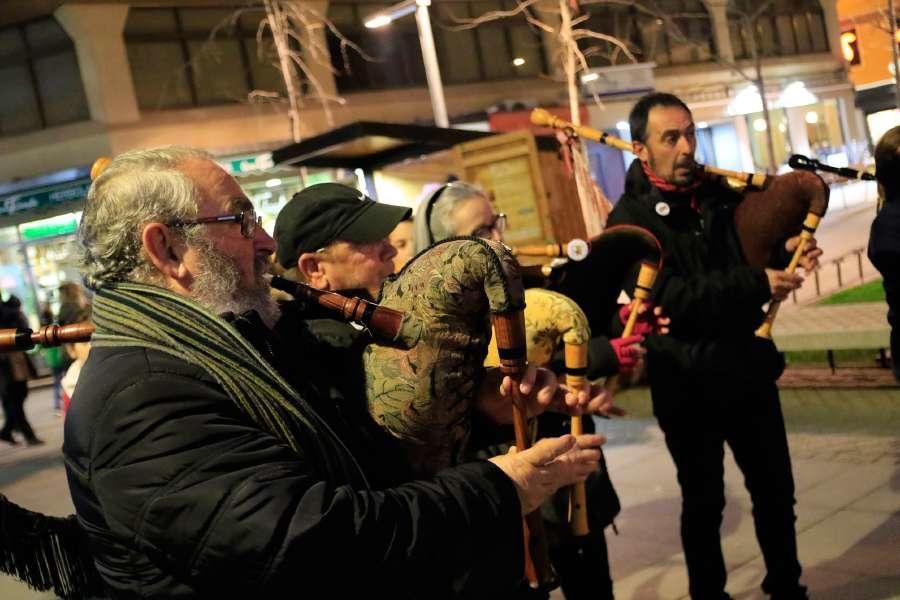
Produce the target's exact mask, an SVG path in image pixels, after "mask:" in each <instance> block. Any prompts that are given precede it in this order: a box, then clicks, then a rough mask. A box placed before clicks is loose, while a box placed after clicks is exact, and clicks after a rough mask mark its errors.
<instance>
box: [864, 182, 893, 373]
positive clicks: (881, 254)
mask: <svg viewBox="0 0 900 600" xmlns="http://www.w3.org/2000/svg"><path fill="white" fill-rule="evenodd" d="M869 260H871V261H872V264H873V265H875V268H876V269H878V272H879V273H881V276H882V277H883V278H884V292H885V295H886V296H887V298H886V299H887V303H888V307H889V311H888V320H889V321H890V323H891V326H892V327H900V322H898V321H900V319H898V318H897V312H898V310H900V200H892V201H890V202H885V204H884V206H883V207H882V209H881V210H880V211H878V214H877V215H876V216H875V220H874V221H872V230H871V233H870V235H869ZM898 359H900V357H898Z"/></svg>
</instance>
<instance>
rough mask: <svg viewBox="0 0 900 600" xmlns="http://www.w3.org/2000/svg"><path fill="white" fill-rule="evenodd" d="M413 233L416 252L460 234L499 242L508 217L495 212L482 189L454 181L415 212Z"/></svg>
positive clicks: (440, 189) (443, 186)
mask: <svg viewBox="0 0 900 600" xmlns="http://www.w3.org/2000/svg"><path fill="white" fill-rule="evenodd" d="M414 230H415V236H414V238H415V246H416V253H419V252H421V251H422V250H424V249H425V248H427V247H429V246H431V245H432V244H434V243H435V242H439V241H441V240H444V239H447V238H449V237H454V236H459V235H468V236H473V237H478V238H483V239H486V240H494V241H498V242H499V241H501V240H503V233H504V232H505V231H506V215H505V214H503V213H498V212H496V211H495V210H494V205H493V204H492V203H491V201H490V199H489V198H488V195H487V193H486V192H485V191H484V190H483V189H481V187H479V186H477V185H474V184H471V183H466V182H463V181H451V182H449V183H445V184H444V185H442V186H440V187H439V188H437V189H436V190H435V191H434V192H432V194H431V195H430V196H429V197H428V198H427V199H426V200H425V201H423V202H422V204H421V205H420V206H419V210H418V212H417V213H416V217H415V227H414Z"/></svg>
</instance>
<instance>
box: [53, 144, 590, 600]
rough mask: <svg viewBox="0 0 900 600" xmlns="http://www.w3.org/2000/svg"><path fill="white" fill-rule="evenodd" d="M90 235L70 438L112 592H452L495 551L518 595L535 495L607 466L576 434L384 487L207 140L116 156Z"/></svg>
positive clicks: (84, 233)
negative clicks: (282, 331) (348, 433)
mask: <svg viewBox="0 0 900 600" xmlns="http://www.w3.org/2000/svg"><path fill="white" fill-rule="evenodd" d="M80 237H81V242H82V247H83V267H84V272H85V281H86V283H87V284H88V285H89V286H90V287H91V288H92V289H93V290H94V291H95V295H94V302H93V311H92V320H93V322H94V324H95V327H96V331H95V334H94V337H93V339H92V349H91V352H90V355H89V357H88V359H87V361H86V363H85V365H84V368H83V370H82V372H81V376H80V378H79V381H78V384H77V387H76V390H75V394H74V396H75V397H74V398H73V402H72V407H71V409H70V412H69V414H68V416H67V419H66V423H65V440H64V445H63V451H64V454H65V459H66V473H67V477H68V480H69V489H70V492H71V494H72V500H73V503H74V505H75V508H76V512H77V517H78V522H79V524H80V525H81V526H82V528H83V529H84V530H85V531H86V532H87V535H88V538H89V545H90V548H91V553H92V555H93V558H94V561H95V564H96V566H97V568H98V570H99V572H100V574H101V576H102V577H103V579H104V581H105V583H106V584H107V586H108V592H109V594H110V595H111V596H112V597H116V598H132V597H142V598H143V597H167V598H188V597H212V596H214V595H218V596H229V597H230V596H235V595H247V594H255V595H261V596H262V597H280V596H283V595H286V594H287V593H300V594H301V595H305V596H309V597H325V596H329V597H359V596H363V595H365V596H367V597H368V596H381V595H385V596H391V597H403V598H407V597H422V598H426V597H427V598H445V597H446V598H449V597H453V596H454V594H453V589H451V588H450V587H448V582H449V581H452V580H454V579H455V578H457V577H458V576H459V575H460V574H461V573H468V572H472V571H474V572H478V571H479V569H482V568H485V567H483V566H482V565H487V564H489V563H491V561H493V560H496V562H494V563H493V567H495V568H496V572H495V574H496V577H495V578H493V579H491V580H488V579H487V578H485V579H484V581H485V585H486V587H485V588H484V589H482V590H479V591H480V592H483V594H482V597H483V596H485V595H487V596H494V595H495V594H496V595H500V596H502V592H503V590H504V589H506V588H508V587H510V586H513V585H515V582H517V581H518V576H519V573H521V569H522V560H521V557H522V552H523V549H522V535H521V515H522V514H523V511H525V512H527V511H530V510H533V509H534V508H535V507H536V506H538V505H539V503H540V502H541V501H543V499H544V498H546V496H547V494H548V493H551V492H552V491H553V490H555V489H556V488H558V487H559V486H561V485H566V484H568V483H570V482H571V481H574V480H580V479H582V478H583V477H584V476H586V475H587V473H588V472H589V471H590V470H592V469H594V468H596V461H597V459H598V456H599V453H598V452H597V450H596V449H595V448H594V446H597V445H598V444H599V443H600V441H601V440H600V439H599V438H598V437H584V438H580V439H578V440H577V444H579V445H580V447H575V444H576V440H575V439H574V438H572V437H571V436H569V437H567V438H558V439H555V440H550V441H547V442H546V443H545V444H542V445H540V446H536V447H535V448H533V449H531V450H529V451H525V452H521V453H517V454H509V455H506V456H502V457H497V458H495V459H492V460H491V461H483V462H480V463H471V464H466V465H460V466H459V467H457V468H454V469H450V470H446V471H443V472H441V473H439V474H438V475H437V476H436V477H435V478H433V479H432V480H429V481H415V482H409V483H406V484H403V485H401V486H395V487H392V488H385V489H381V490H376V489H374V488H373V487H372V486H371V485H370V484H369V482H368V480H367V476H366V473H365V472H364V471H363V470H362V469H361V468H360V465H359V462H358V461H357V459H356V457H355V456H354V455H353V454H352V453H351V452H350V451H349V450H348V446H347V444H345V443H344V441H343V440H341V439H340V438H339V437H338V435H337V434H336V430H335V429H334V428H332V424H331V423H329V422H327V421H326V420H325V419H326V418H327V417H325V416H323V415H320V414H319V413H317V412H316V410H315V409H314V408H313V407H312V406H311V405H312V404H315V401H314V400H313V396H314V395H315V394H316V388H315V385H314V384H315V382H305V381H304V380H303V378H302V377H296V376H292V374H291V373H290V372H289V371H291V370H295V369H296V367H295V363H294V362H293V361H294V360H295V359H298V358H299V359H302V358H303V356H304V354H305V353H306V352H307V348H305V347H303V346H302V343H303V341H302V340H299V344H301V345H298V340H295V339H294V338H291V339H289V340H281V339H279V337H278V335H277V334H276V333H275V332H273V331H272V330H271V327H272V326H273V325H274V323H275V322H276V321H277V319H278V317H279V310H278V306H277V304H276V303H275V302H274V301H273V300H272V298H271V296H270V294H269V292H270V289H269V285H268V282H267V280H266V279H265V278H264V274H265V271H266V269H267V266H268V257H269V255H270V254H271V253H272V251H273V250H274V247H275V246H274V242H273V240H272V238H270V237H269V236H268V234H266V232H265V231H264V230H263V229H262V227H260V222H259V220H258V219H257V217H256V214H255V211H254V210H253V208H252V206H251V205H250V202H249V200H248V199H247V197H246V196H245V195H244V193H243V192H242V191H241V189H240V187H239V186H238V184H237V182H235V180H234V179H233V178H232V177H230V176H229V175H227V174H226V173H225V172H224V171H223V170H222V169H221V168H220V167H219V166H218V165H216V163H215V162H214V161H213V160H212V159H211V158H210V157H209V155H207V154H206V153H203V152H201V151H197V150H193V149H188V148H178V147H174V148H161V149H153V150H142V151H133V152H128V153H125V154H123V155H120V156H118V157H116V158H115V159H113V161H112V162H111V163H110V164H109V166H107V167H106V169H105V170H104V171H103V173H102V174H100V176H99V177H97V179H96V180H95V181H94V182H93V184H92V186H91V189H90V191H89V193H88V198H87V201H86V203H85V208H84V213H83V217H82V222H81V227H80ZM219 315H225V316H227V317H228V319H230V320H231V321H232V322H233V323H234V325H232V324H231V323H229V322H228V320H226V319H224V318H222V317H220V316H219ZM285 344H287V345H289V347H290V351H291V353H292V354H291V356H290V358H287V357H286V355H285V354H284V350H282V348H283V347H284V345H285ZM292 383H293V384H295V385H296V386H297V387H294V385H291V384H292ZM338 425H339V424H338Z"/></svg>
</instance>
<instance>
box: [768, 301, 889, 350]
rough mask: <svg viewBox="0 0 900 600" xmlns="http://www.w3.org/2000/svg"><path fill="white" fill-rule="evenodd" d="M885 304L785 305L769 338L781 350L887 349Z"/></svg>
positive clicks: (887, 334)
mask: <svg viewBox="0 0 900 600" xmlns="http://www.w3.org/2000/svg"><path fill="white" fill-rule="evenodd" d="M890 334H891V327H890V325H888V322H887V304H886V303H884V302H859V303H855V304H835V305H827V306H792V305H788V304H786V305H784V306H782V307H781V309H780V310H779V312H778V316H777V317H776V318H775V324H774V326H773V327H772V337H773V339H774V340H775V343H776V344H777V345H778V348H779V349H780V350H842V349H846V348H888V347H890Z"/></svg>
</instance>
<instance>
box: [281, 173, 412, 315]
mask: <svg viewBox="0 0 900 600" xmlns="http://www.w3.org/2000/svg"><path fill="white" fill-rule="evenodd" d="M411 212H412V211H411V210H410V209H409V208H406V207H405V206H395V205H392V204H385V203H382V202H375V201H373V200H372V199H370V198H368V197H366V195H365V194H363V193H362V192H360V191H358V190H356V189H354V188H351V187H348V186H345V185H341V184H338V183H320V184H318V185H313V186H310V187H308V188H306V189H304V190H303V191H301V192H298V193H297V194H295V195H294V197H293V198H291V201H290V202H288V203H287V205H286V206H285V207H284V208H283V209H282V210H281V212H280V213H279V214H278V219H277V221H276V222H275V238H276V240H277V242H278V254H277V256H278V262H280V263H281V265H282V266H284V267H285V268H292V267H297V268H298V269H299V271H300V272H301V273H303V276H304V277H305V278H306V280H307V281H308V282H309V284H310V285H312V286H313V287H315V288H318V289H321V290H366V291H367V292H368V294H369V295H370V296H371V297H372V298H377V297H378V295H379V293H380V291H381V283H382V282H383V281H384V279H385V278H386V277H387V276H388V275H390V274H391V273H393V272H394V261H393V258H394V256H396V255H397V250H396V249H395V248H394V247H393V246H392V245H391V244H390V241H389V240H388V236H389V235H390V233H391V231H393V229H394V227H396V226H397V223H399V222H400V221H403V220H404V219H407V218H409V216H410V214H411Z"/></svg>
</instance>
